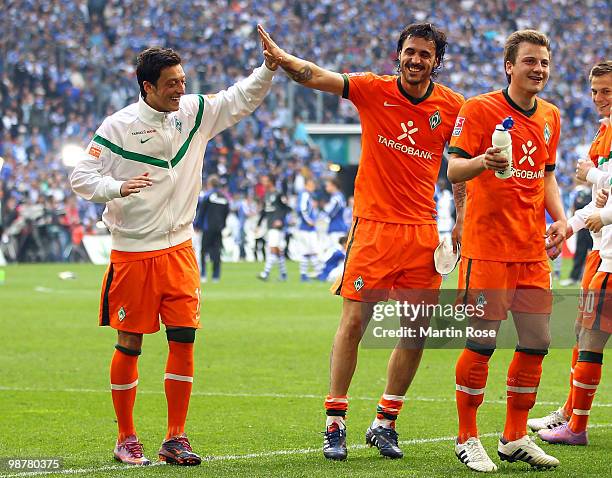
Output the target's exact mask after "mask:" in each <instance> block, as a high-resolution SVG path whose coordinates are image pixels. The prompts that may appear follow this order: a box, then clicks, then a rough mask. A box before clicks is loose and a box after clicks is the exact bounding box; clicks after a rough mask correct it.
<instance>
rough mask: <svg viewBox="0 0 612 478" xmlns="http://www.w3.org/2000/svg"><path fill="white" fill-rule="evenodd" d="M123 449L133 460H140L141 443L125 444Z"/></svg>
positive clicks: (129, 442) (131, 442)
mask: <svg viewBox="0 0 612 478" xmlns="http://www.w3.org/2000/svg"><path fill="white" fill-rule="evenodd" d="M124 446H125V448H126V449H127V451H129V452H130V455H132V456H133V457H134V458H142V443H140V442H139V441H128V442H125V445H124Z"/></svg>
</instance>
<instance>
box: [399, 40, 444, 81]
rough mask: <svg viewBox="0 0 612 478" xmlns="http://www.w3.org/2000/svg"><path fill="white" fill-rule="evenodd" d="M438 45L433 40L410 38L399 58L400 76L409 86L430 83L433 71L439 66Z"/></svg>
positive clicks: (406, 41) (405, 41)
mask: <svg viewBox="0 0 612 478" xmlns="http://www.w3.org/2000/svg"><path fill="white" fill-rule="evenodd" d="M438 63H439V61H438V59H437V58H436V44H435V42H434V41H433V40H427V39H425V38H420V37H410V36H409V37H408V38H406V40H404V45H403V46H402V51H401V52H400V56H399V65H400V74H401V75H402V78H403V79H404V81H405V82H406V83H408V84H409V85H418V84H421V83H424V82H427V83H429V79H430V77H431V73H432V71H433V69H434V68H435V67H436V66H438Z"/></svg>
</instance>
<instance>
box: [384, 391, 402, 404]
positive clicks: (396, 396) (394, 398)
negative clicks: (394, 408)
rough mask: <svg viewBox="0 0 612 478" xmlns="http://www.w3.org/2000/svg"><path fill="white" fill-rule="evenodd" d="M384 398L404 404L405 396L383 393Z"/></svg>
mask: <svg viewBox="0 0 612 478" xmlns="http://www.w3.org/2000/svg"><path fill="white" fill-rule="evenodd" d="M382 398H383V399H385V400H393V401H395V402H403V401H404V399H405V395H387V394H386V393H383V396H382Z"/></svg>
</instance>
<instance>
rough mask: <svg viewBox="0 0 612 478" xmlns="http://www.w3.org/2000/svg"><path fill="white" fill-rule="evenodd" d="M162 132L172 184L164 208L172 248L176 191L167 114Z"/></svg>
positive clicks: (169, 242)
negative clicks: (173, 205) (166, 146)
mask: <svg viewBox="0 0 612 478" xmlns="http://www.w3.org/2000/svg"><path fill="white" fill-rule="evenodd" d="M162 129H163V131H164V136H165V138H166V142H167V143H168V151H169V153H168V174H169V175H170V181H171V183H172V187H171V189H170V195H169V196H168V203H167V206H166V210H167V211H168V218H169V220H170V228H169V231H168V244H170V246H171V247H172V246H173V245H174V244H172V241H171V236H172V233H173V232H174V214H173V213H172V198H173V196H174V190H175V189H176V171H174V168H173V167H172V134H171V132H170V120H169V119H168V114H167V113H166V114H164V127H163V128H162Z"/></svg>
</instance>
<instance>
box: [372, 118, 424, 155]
mask: <svg viewBox="0 0 612 478" xmlns="http://www.w3.org/2000/svg"><path fill="white" fill-rule="evenodd" d="M400 128H401V129H402V133H400V134H399V136H397V137H396V139H397V141H395V140H393V139H389V138H385V137H384V136H382V135H380V134H379V135H378V142H379V143H380V144H384V145H385V146H386V147H387V148H392V149H396V150H398V151H401V152H402V153H404V154H407V155H408V156H418V157H419V158H423V159H433V156H432V154H431V153H430V152H429V151H425V150H423V149H419V148H413V147H412V146H415V145H416V141H415V140H414V138H413V137H412V135H414V134H415V133H418V131H419V128H417V127H415V126H414V121H411V120H410V121H407V122H406V123H403V122H402V123H400ZM404 139H408V141H409V142H410V144H411V145H412V146H408V145H406V144H404V143H400V142H399V141H402V140H404Z"/></svg>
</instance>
